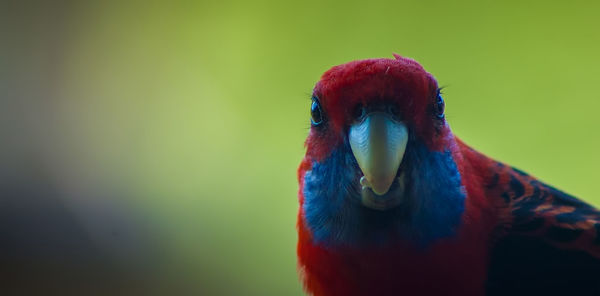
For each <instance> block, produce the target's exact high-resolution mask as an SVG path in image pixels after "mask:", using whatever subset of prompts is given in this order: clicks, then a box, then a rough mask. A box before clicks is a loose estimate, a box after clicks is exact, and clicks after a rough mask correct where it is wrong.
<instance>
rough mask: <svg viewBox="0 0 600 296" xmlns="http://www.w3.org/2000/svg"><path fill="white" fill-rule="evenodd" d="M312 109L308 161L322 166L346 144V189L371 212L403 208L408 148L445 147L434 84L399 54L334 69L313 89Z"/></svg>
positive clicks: (440, 102)
mask: <svg viewBox="0 0 600 296" xmlns="http://www.w3.org/2000/svg"><path fill="white" fill-rule="evenodd" d="M310 109H311V131H310V134H309V137H308V139H307V141H306V146H307V156H309V157H311V158H312V159H314V160H315V161H317V162H319V161H323V160H324V159H327V158H328V157H330V156H331V155H332V153H334V152H335V151H336V150H339V149H340V147H343V146H344V145H346V146H349V147H350V149H349V150H350V152H351V154H352V155H351V157H352V158H353V160H354V161H355V163H356V164H357V167H355V168H354V170H355V171H356V172H355V173H356V174H355V177H354V180H353V181H352V183H353V185H354V186H351V187H352V188H355V189H356V190H357V191H359V192H358V193H359V194H358V195H359V196H360V203H361V204H362V205H363V206H364V207H367V208H370V209H376V210H388V209H392V208H395V207H397V206H398V205H400V204H402V203H403V202H406V198H407V197H406V191H407V186H410V182H411V181H412V180H410V178H411V177H412V176H411V175H410V174H407V172H406V169H407V163H409V162H411V159H407V158H410V154H408V155H407V149H414V147H415V146H422V147H425V148H427V149H428V150H431V151H442V150H444V147H446V146H447V145H448V144H449V143H448V138H449V137H448V135H449V134H450V132H449V128H448V127H447V125H446V122H445V119H444V101H443V100H442V98H441V96H440V93H439V89H438V86H437V83H436V81H435V79H434V78H433V77H432V76H431V75H430V74H429V73H427V72H426V71H425V70H424V69H423V68H422V67H421V66H420V65H419V64H417V63H416V62H414V61H412V60H410V59H406V58H402V57H399V56H396V59H372V60H363V61H356V62H351V63H348V64H344V65H340V66H336V67H333V68H332V69H330V70H329V71H327V72H326V73H325V74H324V75H323V76H322V78H321V80H320V81H319V82H318V83H317V85H316V87H315V89H314V93H313V97H312V103H311V107H310ZM349 191H351V189H350V190H349ZM350 195H351V194H350Z"/></svg>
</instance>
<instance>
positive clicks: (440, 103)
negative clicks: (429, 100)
mask: <svg viewBox="0 0 600 296" xmlns="http://www.w3.org/2000/svg"><path fill="white" fill-rule="evenodd" d="M445 108H446V104H445V103H444V99H442V95H441V94H440V93H439V92H438V94H437V99H436V102H435V110H434V111H435V116H436V117H437V118H439V119H443V118H444V109H445Z"/></svg>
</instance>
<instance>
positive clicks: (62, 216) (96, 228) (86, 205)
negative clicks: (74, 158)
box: [0, 1, 158, 295]
mask: <svg viewBox="0 0 600 296" xmlns="http://www.w3.org/2000/svg"><path fill="white" fill-rule="evenodd" d="M77 3H78V2H77V1H3V2H2V3H1V4H0V27H1V29H0V30H1V34H2V35H1V37H2V40H3V41H2V43H3V44H2V46H1V47H2V48H1V49H0V50H1V51H0V93H1V95H0V287H1V288H0V291H2V294H4V295H137V294H150V291H151V290H150V289H151V286H152V288H153V289H154V288H156V286H157V284H156V283H152V282H153V270H154V264H155V263H156V262H158V259H157V258H156V257H155V256H156V254H157V253H154V252H153V251H152V249H153V247H154V244H153V243H152V241H151V240H149V239H141V237H145V238H147V237H148V236H147V235H146V234H144V233H143V232H144V230H143V229H145V228H144V227H141V226H140V225H141V224H142V223H141V222H140V221H141V220H140V215H141V214H139V213H137V212H136V211H135V209H132V208H130V207H127V203H126V201H121V197H122V196H119V194H120V192H119V190H115V189H111V188H103V189H102V190H100V191H99V190H98V187H100V186H101V185H102V183H101V182H100V183H97V184H92V185H90V184H81V181H82V180H83V179H77V178H75V177H76V174H77V171H76V170H73V169H72V168H70V166H71V167H72V164H70V163H68V162H66V161H64V160H65V158H61V157H60V154H56V153H57V152H56V151H55V150H56V147H62V146H63V145H64V146H68V145H69V143H65V141H64V139H61V138H59V137H57V136H58V135H60V133H61V131H60V130H59V129H58V128H56V127H55V126H53V121H52V120H53V116H56V115H55V114H53V105H54V104H55V103H56V102H58V101H59V100H60V95H59V93H58V91H57V89H56V85H57V83H56V82H57V81H56V79H57V77H56V76H57V75H56V74H57V73H58V72H59V70H60V69H61V67H63V64H64V62H65V60H66V58H67V56H66V53H65V52H64V50H63V46H64V44H65V40H66V39H68V38H69V36H70V32H73V30H76V29H77V26H76V22H74V21H73V19H72V18H73V17H81V16H79V15H77V14H76V13H73V11H74V10H76V8H77V5H78V4H77ZM61 140H62V141H61ZM57 143H59V144H58V145H57ZM66 154H67V155H68V154H69V152H68V151H67V152H66ZM57 155H58V156H57ZM64 172H69V173H70V174H71V175H69V174H66V175H65V174H64ZM74 176H75V177H74ZM65 184H66V185H72V184H75V185H76V186H75V187H76V190H73V189H72V188H66V187H69V186H65ZM71 187H73V186H71ZM116 201H120V202H116ZM151 283H152V284H151Z"/></svg>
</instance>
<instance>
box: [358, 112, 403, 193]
mask: <svg viewBox="0 0 600 296" xmlns="http://www.w3.org/2000/svg"><path fill="white" fill-rule="evenodd" d="M349 141H350V147H351V148H352V153H353V154H354V157H355V158H356V161H357V162H358V166H359V167H360V169H361V170H362V172H363V175H364V177H363V178H362V179H361V185H362V186H363V189H364V188H365V187H366V188H370V190H372V191H373V193H375V194H376V195H380V196H381V195H385V194H386V193H387V192H388V191H389V190H390V186H392V183H393V182H394V180H395V179H396V178H397V177H396V174H397V172H398V168H399V167H400V163H401V162H402V158H403V157H404V152H405V151H406V144H407V143H408V129H407V127H406V125H405V124H404V123H402V122H398V121H396V120H394V119H393V118H392V116H391V115H389V114H387V113H384V112H374V113H371V114H368V115H367V116H366V117H365V118H364V120H362V121H361V122H358V123H355V124H353V125H352V126H351V127H350V133H349Z"/></svg>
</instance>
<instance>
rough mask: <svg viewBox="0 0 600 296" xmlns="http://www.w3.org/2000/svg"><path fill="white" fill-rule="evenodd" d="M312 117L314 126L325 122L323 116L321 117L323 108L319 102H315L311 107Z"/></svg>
mask: <svg viewBox="0 0 600 296" xmlns="http://www.w3.org/2000/svg"><path fill="white" fill-rule="evenodd" d="M310 116H311V117H312V118H311V120H312V123H313V124H319V123H321V121H323V116H322V115H321V106H319V102H317V101H315V100H313V101H312V104H311V105H310Z"/></svg>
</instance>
